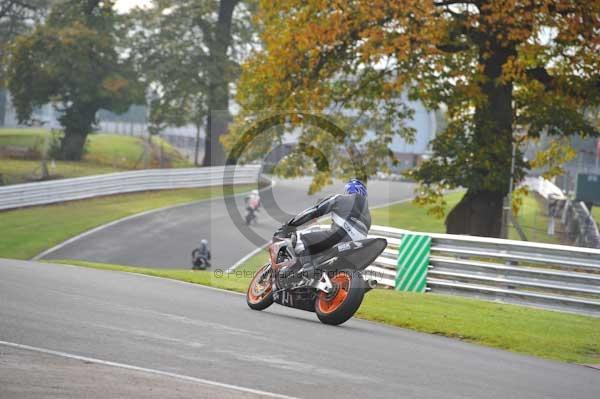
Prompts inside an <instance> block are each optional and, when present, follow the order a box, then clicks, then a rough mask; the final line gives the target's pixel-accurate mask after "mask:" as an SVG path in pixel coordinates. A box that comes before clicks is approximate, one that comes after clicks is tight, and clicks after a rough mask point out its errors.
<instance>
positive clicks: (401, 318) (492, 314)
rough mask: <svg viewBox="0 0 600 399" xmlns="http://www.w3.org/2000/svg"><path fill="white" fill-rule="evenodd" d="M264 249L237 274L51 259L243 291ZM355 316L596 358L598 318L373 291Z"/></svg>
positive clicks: (544, 353)
mask: <svg viewBox="0 0 600 399" xmlns="http://www.w3.org/2000/svg"><path fill="white" fill-rule="evenodd" d="M265 262H266V253H264V252H261V253H259V254H257V255H255V256H254V257H252V258H250V259H249V260H248V261H247V262H246V263H245V264H244V265H242V266H241V267H240V268H239V269H238V270H236V273H233V274H230V275H221V276H219V274H218V273H216V274H215V271H191V270H173V269H149V268H141V267H128V266H119V265H111V264H102V263H93V262H85V261H76V260H63V261H58V262H57V261H52V263H64V264H70V265H78V266H85V267H91V268H95V269H103V270H116V271H124V272H131V273H139V274H146V275H150V276H156V277H163V278H169V279H174V280H180V281H186V282H189V283H196V284H202V285H207V286H211V287H216V288H221V289H226V290H230V291H237V292H245V291H246V289H247V287H248V284H249V282H250V279H251V278H252V274H253V271H254V270H256V269H257V268H258V267H259V266H261V265H262V264H264V263H265ZM356 316H357V317H359V318H362V319H366V320H371V321H376V322H380V323H385V324H389V325H393V326H398V327H403V328H409V329H411V330H416V331H421V332H426V333H432V334H439V335H443V336H447V337H452V338H458V339H461V340H465V341H468V342H473V343H477V344H482V345H486V346H490V347H493V348H500V349H505V350H509V351H512V352H518V353H523V354H529V355H534V356H538V357H542V358H546V359H553V360H559V361H565V362H574V363H586V364H593V363H600V318H593V317H585V316H578V315H572V314H568V313H560V312H553V311H547V310H540V309H532V308H526V307H522V306H516V305H507V304H497V303H494V302H486V301H478V300H475V299H468V298H459V297H454V296H447V295H438V294H433V293H432V294H426V295H424V294H414V293H401V292H396V291H393V290H383V289H381V290H373V291H371V292H370V293H368V294H367V295H366V296H365V299H364V301H363V304H362V306H361V307H360V309H359V311H358V313H357V315H356Z"/></svg>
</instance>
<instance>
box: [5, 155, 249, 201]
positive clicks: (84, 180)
mask: <svg viewBox="0 0 600 399" xmlns="http://www.w3.org/2000/svg"><path fill="white" fill-rule="evenodd" d="M259 172H260V165H248V166H237V167H235V169H234V168H233V167H224V166H215V167H208V168H187V169H147V170H139V171H131V172H120V173H110V174H106V175H95V176H87V177H77V178H74V179H62V180H53V181H45V182H39V183H25V184H15V185H11V186H5V187H0V210H6V209H13V208H20V207H25V206H32V205H43V204H51V203H56V202H63V201H71V200H80V199H85V198H91V197H98V196H103V195H111V194H123V193H131V192H136V191H150V190H165V189H177V188H193V187H209V186H218V185H222V184H224V183H227V184H248V183H256V182H257V181H258V175H259Z"/></svg>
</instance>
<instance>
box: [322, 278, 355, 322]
mask: <svg viewBox="0 0 600 399" xmlns="http://www.w3.org/2000/svg"><path fill="white" fill-rule="evenodd" d="M331 282H332V283H333V287H334V289H333V290H332V292H331V293H329V294H327V293H325V292H320V293H319V295H318V296H317V299H316V301H315V312H316V313H317V317H318V318H319V320H321V322H322V323H324V324H330V325H335V326H337V325H339V324H342V323H344V322H346V321H347V320H348V319H350V318H352V316H354V313H356V311H357V310H358V308H359V307H360V305H361V303H362V300H363V298H364V295H365V280H364V279H363V277H362V275H361V274H360V273H359V272H356V271H351V270H342V271H340V272H337V274H336V275H335V276H333V277H332V278H331Z"/></svg>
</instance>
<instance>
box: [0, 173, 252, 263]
mask: <svg viewBox="0 0 600 399" xmlns="http://www.w3.org/2000/svg"><path fill="white" fill-rule="evenodd" d="M253 188H256V185H251V184H248V185H240V186H237V187H235V192H236V193H241V192H245V191H249V190H251V189H253ZM221 195H222V189H221V188H220V187H205V188H195V189H181V190H168V191H149V192H142V193H134V194H123V195H111V196H107V197H98V198H92V199H86V200H81V201H70V202H64V203H60V204H54V205H44V206H36V207H31V208H24V209H16V210H11V211H4V212H0V232H2V239H0V257H5V258H13V259H30V258H32V257H33V256H35V255H37V254H38V253H40V252H42V251H43V250H45V249H48V248H51V247H53V246H54V245H57V244H59V243H61V242H63V241H65V240H67V239H69V238H71V237H73V236H75V235H77V234H80V233H82V232H84V231H86V230H89V229H92V228H94V227H97V226H100V225H102V224H105V223H108V222H111V221H113V220H117V219H121V218H123V217H126V216H130V215H134V214H136V213H140V212H145V211H148V210H152V209H157V208H162V207H165V206H170V205H178V204H184V203H190V202H194V201H199V200H203V199H207V198H214V197H219V196H221Z"/></svg>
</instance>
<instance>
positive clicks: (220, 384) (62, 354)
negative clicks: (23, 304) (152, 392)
mask: <svg viewBox="0 0 600 399" xmlns="http://www.w3.org/2000/svg"><path fill="white" fill-rule="evenodd" d="M0 345H4V346H8V347H11V348H16V349H23V350H28V351H32V352H38V353H44V354H47V355H54V356H59V357H63V358H66V359H74V360H81V361H84V362H89V363H94V364H99V365H103V366H111V367H118V368H122V369H127V370H133V371H139V372H144V373H150V374H155V375H161V376H165V377H171V378H177V379H180V380H185V381H191V382H197V383H200V384H205V385H211V386H215V387H219V388H226V389H230V390H234V391H239V392H245V393H251V394H256V395H263V396H268V397H270V398H280V399H296V398H294V397H293V396H287V395H282V394H277V393H273V392H267V391H261V390H259V389H253V388H246V387H241V386H238V385H232V384H226V383H223V382H218V381H211V380H206V379H204V378H197V377H192V376H188V375H182V374H176V373H170V372H168V371H162V370H155V369H149V368H145V367H138V366H133V365H130V364H125V363H117V362H111V361H108V360H102V359H96V358H93V357H87V356H79V355H74V354H71V353H67V352H61V351H55V350H52V349H45V348H39V347H35V346H29V345H24V344H18V343H14V342H7V341H0Z"/></svg>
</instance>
